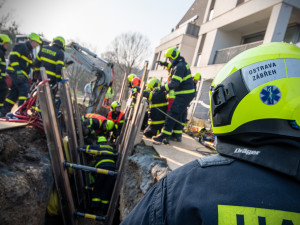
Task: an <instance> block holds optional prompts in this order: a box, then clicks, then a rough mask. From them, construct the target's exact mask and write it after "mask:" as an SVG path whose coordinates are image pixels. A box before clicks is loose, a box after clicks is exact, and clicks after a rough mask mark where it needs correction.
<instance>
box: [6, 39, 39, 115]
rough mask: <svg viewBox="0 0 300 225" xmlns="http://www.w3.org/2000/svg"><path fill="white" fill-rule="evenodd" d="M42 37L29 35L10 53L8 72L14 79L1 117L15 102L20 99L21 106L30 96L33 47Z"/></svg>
mask: <svg viewBox="0 0 300 225" xmlns="http://www.w3.org/2000/svg"><path fill="white" fill-rule="evenodd" d="M41 43H42V41H41V38H40V36H39V35H38V34H35V33H31V34H29V35H28V41H26V42H25V43H20V44H17V45H16V46H15V47H14V48H13V50H12V51H11V52H10V54H9V65H8V67H7V73H8V74H9V75H10V77H11V79H12V86H11V89H10V91H9V93H8V96H7V98H6V99H5V102H4V106H3V107H2V108H1V113H0V117H4V116H5V115H6V113H8V112H10V110H11V108H12V107H13V106H14V104H15V103H16V102H17V101H18V100H19V102H18V105H19V106H21V105H22V104H23V103H24V101H25V100H26V99H27V98H28V93H29V80H28V79H29V73H30V68H31V67H32V66H33V62H32V60H33V55H32V49H34V48H36V47H37V46H38V45H39V44H41Z"/></svg>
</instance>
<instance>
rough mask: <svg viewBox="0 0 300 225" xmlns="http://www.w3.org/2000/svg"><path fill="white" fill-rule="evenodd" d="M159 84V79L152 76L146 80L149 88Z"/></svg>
mask: <svg viewBox="0 0 300 225" xmlns="http://www.w3.org/2000/svg"><path fill="white" fill-rule="evenodd" d="M160 86H161V81H160V80H159V79H157V78H155V77H154V78H152V79H150V80H149V81H148V82H147V87H148V88H150V89H153V88H156V87H160Z"/></svg>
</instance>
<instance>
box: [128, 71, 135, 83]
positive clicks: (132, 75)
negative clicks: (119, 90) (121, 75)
mask: <svg viewBox="0 0 300 225" xmlns="http://www.w3.org/2000/svg"><path fill="white" fill-rule="evenodd" d="M135 77H137V75H135V74H134V73H132V74H129V75H128V77H127V79H128V82H129V83H131V81H132V79H133V78H135Z"/></svg>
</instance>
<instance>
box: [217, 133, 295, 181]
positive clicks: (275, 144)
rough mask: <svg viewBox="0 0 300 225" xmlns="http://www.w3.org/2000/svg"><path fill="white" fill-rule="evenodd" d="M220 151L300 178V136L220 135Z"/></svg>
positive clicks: (218, 146) (218, 148)
mask: <svg viewBox="0 0 300 225" xmlns="http://www.w3.org/2000/svg"><path fill="white" fill-rule="evenodd" d="M217 141H218V144H217V151H218V152H219V153H220V154H223V155H226V156H229V157H232V158H236V159H240V160H244V161H247V162H250V163H253V164H256V165H259V166H263V167H266V168H269V169H271V170H274V171H277V172H281V173H284V174H286V175H289V176H292V177H294V178H295V179H297V180H298V181H300V138H291V137H285V136H279V135H273V134H260V133H244V134H236V135H231V136H218V139H217Z"/></svg>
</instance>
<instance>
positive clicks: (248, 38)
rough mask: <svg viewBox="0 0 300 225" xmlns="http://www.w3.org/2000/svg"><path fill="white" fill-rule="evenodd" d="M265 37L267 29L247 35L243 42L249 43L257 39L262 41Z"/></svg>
mask: <svg viewBox="0 0 300 225" xmlns="http://www.w3.org/2000/svg"><path fill="white" fill-rule="evenodd" d="M264 37H265V31H263V32H260V33H256V34H250V35H247V36H244V37H242V44H248V43H252V42H256V41H262V40H264Z"/></svg>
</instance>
